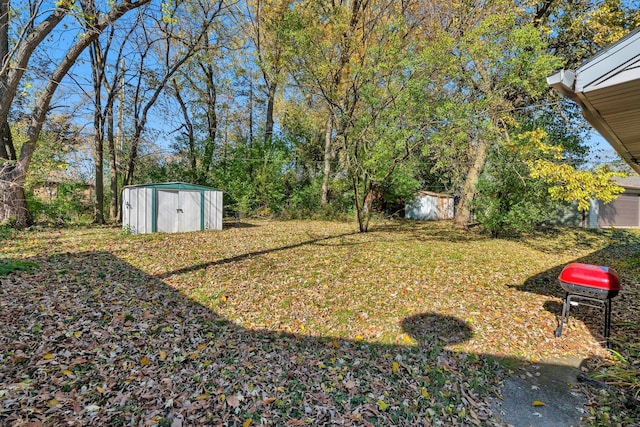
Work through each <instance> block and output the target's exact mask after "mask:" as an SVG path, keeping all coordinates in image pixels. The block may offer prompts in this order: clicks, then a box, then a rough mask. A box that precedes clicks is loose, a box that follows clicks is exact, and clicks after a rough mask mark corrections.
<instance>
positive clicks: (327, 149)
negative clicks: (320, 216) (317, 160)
mask: <svg viewBox="0 0 640 427" xmlns="http://www.w3.org/2000/svg"><path fill="white" fill-rule="evenodd" d="M332 132H333V117H332V115H331V113H329V117H328V118H327V127H326V132H325V134H324V169H323V171H322V195H321V196H320V204H321V205H322V206H326V205H327V203H329V177H330V175H331V133H332Z"/></svg>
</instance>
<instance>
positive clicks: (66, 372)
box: [62, 369, 73, 377]
mask: <svg viewBox="0 0 640 427" xmlns="http://www.w3.org/2000/svg"><path fill="white" fill-rule="evenodd" d="M62 373H63V374H65V375H66V376H68V377H71V376H73V372H71V371H70V370H68V369H65V370H64V371H62Z"/></svg>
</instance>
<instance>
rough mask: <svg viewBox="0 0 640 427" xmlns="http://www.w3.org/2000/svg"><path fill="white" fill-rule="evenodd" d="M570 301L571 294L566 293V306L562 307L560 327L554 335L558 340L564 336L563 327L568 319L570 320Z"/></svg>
mask: <svg viewBox="0 0 640 427" xmlns="http://www.w3.org/2000/svg"><path fill="white" fill-rule="evenodd" d="M570 305H571V304H570V301H569V292H566V293H565V294H564V304H563V305H562V317H560V325H559V326H558V327H557V328H556V331H555V333H554V335H555V337H556V338H559V337H560V336H562V325H564V322H565V321H566V319H568V318H569V308H570Z"/></svg>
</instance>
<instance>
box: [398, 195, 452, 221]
mask: <svg viewBox="0 0 640 427" xmlns="http://www.w3.org/2000/svg"><path fill="white" fill-rule="evenodd" d="M453 204H454V203H453V198H443V197H436V196H418V197H416V198H415V200H413V202H412V203H408V204H407V205H406V206H405V210H404V216H405V218H408V219H418V220H436V219H452V218H453V216H454V209H453V208H454V207H453Z"/></svg>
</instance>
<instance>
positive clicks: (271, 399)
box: [262, 397, 276, 405]
mask: <svg viewBox="0 0 640 427" xmlns="http://www.w3.org/2000/svg"><path fill="white" fill-rule="evenodd" d="M275 401H276V398H275V397H267V398H266V399H265V400H263V401H262V403H264V404H265V405H268V404H270V403H273V402H275Z"/></svg>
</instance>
